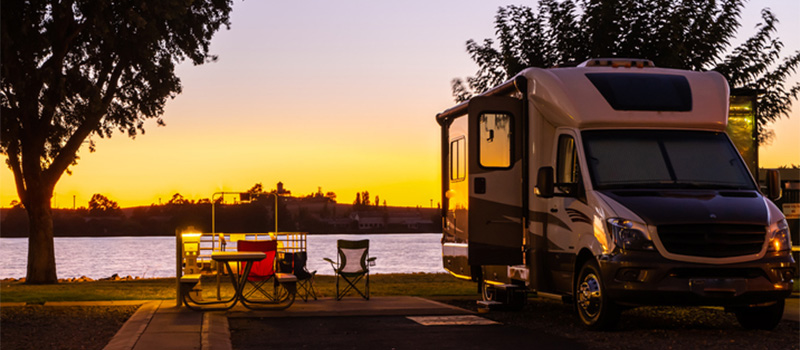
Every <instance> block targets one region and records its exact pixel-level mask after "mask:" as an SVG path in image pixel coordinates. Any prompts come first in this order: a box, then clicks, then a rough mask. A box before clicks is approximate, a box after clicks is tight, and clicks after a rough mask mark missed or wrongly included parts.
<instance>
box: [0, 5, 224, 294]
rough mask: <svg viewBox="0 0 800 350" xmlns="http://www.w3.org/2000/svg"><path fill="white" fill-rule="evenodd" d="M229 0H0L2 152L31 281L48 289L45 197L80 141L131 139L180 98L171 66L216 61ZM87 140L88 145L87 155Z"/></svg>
mask: <svg viewBox="0 0 800 350" xmlns="http://www.w3.org/2000/svg"><path fill="white" fill-rule="evenodd" d="M231 3H232V2H231V0H194V1H185V0H156V1H153V0H122V1H108V0H60V1H56V0H19V1H3V2H2V3H0V46H1V48H2V51H1V52H0V58H1V59H2V68H0V72H1V73H2V76H1V77H0V139H1V141H0V152H2V153H3V154H5V155H6V156H7V158H8V160H7V164H8V166H9V167H10V168H11V170H12V172H13V173H14V178H15V181H16V189H17V194H18V195H19V198H20V200H21V202H22V203H23V205H24V206H25V207H26V209H27V211H28V215H29V218H30V221H31V227H30V230H31V235H30V237H31V238H30V244H29V254H28V281H29V282H30V283H54V282H55V281H56V280H57V279H56V274H55V258H54V254H53V252H52V251H53V247H52V237H53V233H52V213H51V208H50V199H51V197H52V192H53V188H54V187H55V184H56V182H58V179H59V178H60V177H61V176H62V174H63V173H64V172H66V171H68V168H69V167H70V166H71V165H74V164H75V163H76V161H77V159H78V157H77V152H78V150H79V149H80V147H81V145H82V143H83V142H84V140H86V139H87V138H89V137H90V136H92V135H97V136H99V137H109V136H111V134H112V132H113V131H114V130H119V131H121V132H123V133H126V134H127V135H129V136H130V137H134V136H136V135H137V134H138V133H142V132H144V122H145V120H147V119H155V120H156V121H157V123H158V124H163V121H162V120H161V117H160V116H161V114H162V113H163V111H164V105H165V103H166V101H167V99H168V98H173V97H175V96H176V95H177V94H179V93H180V92H181V83H180V79H179V78H178V77H177V76H176V75H175V66H176V65H177V64H178V63H180V62H182V61H185V60H189V61H191V62H192V63H194V64H196V65H197V64H203V63H205V62H208V61H211V60H214V59H215V57H214V56H213V55H211V54H210V53H209V44H210V41H211V38H212V36H213V35H214V33H215V32H216V31H217V30H218V29H219V28H220V27H222V26H226V27H227V26H229V13H230V11H231ZM93 148H94V144H93V143H92V142H91V141H90V143H89V149H90V151H91V150H93Z"/></svg>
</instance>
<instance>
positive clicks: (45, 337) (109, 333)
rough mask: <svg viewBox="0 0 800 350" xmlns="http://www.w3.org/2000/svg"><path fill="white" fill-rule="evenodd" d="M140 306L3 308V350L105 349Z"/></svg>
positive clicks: (0, 338) (0, 333)
mask: <svg viewBox="0 0 800 350" xmlns="http://www.w3.org/2000/svg"><path fill="white" fill-rule="evenodd" d="M138 308H139V306H138V305H136V306H86V307H77V306H18V307H17V306H14V307H3V308H2V309H0V347H2V348H3V349H34V350H43V349H64V350H66V349H70V350H71V349H102V348H103V347H105V346H106V344H108V342H109V341H110V340H111V338H112V337H113V336H114V334H116V333H117V331H118V330H119V329H120V328H121V327H122V325H123V324H124V323H125V321H127V320H128V318H130V317H131V315H133V313H134V312H136V309H138Z"/></svg>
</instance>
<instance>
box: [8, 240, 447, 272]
mask: <svg viewBox="0 0 800 350" xmlns="http://www.w3.org/2000/svg"><path fill="white" fill-rule="evenodd" d="M441 237H442V235H441V234H438V233H431V234H383V235H309V236H308V238H307V246H308V255H309V258H308V269H309V270H310V271H314V270H316V271H317V274H321V275H333V269H332V268H331V265H330V264H329V263H327V262H325V261H324V260H322V258H331V259H332V260H334V261H336V240H337V239H350V240H358V239H369V240H370V256H374V257H377V265H376V266H374V267H372V268H371V269H370V271H371V273H373V274H375V273H412V272H427V273H439V272H445V271H444V268H443V265H442V253H441V252H442V250H441V244H440V240H441ZM55 250H56V265H57V266H56V269H57V273H58V278H70V277H81V276H86V277H89V278H93V279H98V278H105V277H109V276H111V275H113V274H115V273H116V274H118V275H120V276H121V277H125V276H128V275H130V276H134V277H136V276H139V277H146V278H151V277H175V237H56V238H55ZM27 255H28V239H27V238H0V279H1V278H8V277H13V278H20V277H25V273H26V266H27Z"/></svg>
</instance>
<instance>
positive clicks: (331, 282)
mask: <svg viewBox="0 0 800 350" xmlns="http://www.w3.org/2000/svg"><path fill="white" fill-rule="evenodd" d="M229 281H230V280H229V279H228V278H227V277H226V276H223V277H222V280H221V283H220V286H221V288H220V294H221V296H222V297H225V296H229V295H233V288H232V287H231V284H230V282H229ZM341 283H344V282H341ZM362 283H363V282H362ZM201 286H202V287H203V297H204V298H206V299H210V298H215V297H216V277H214V276H205V277H204V278H203V280H202V282H201ZM362 286H363V285H362ZM175 289H176V288H175V279H174V278H158V279H140V280H132V281H95V282H74V283H59V284H54V285H27V284H24V283H19V282H8V281H2V282H0V301H2V302H26V303H33V304H35V303H44V302H48V301H98V300H169V299H175ZM314 289H315V290H316V291H317V295H318V296H320V297H332V296H334V295H336V279H335V277H334V276H317V277H316V279H315V282H314ZM798 289H800V283H795V284H794V291H795V292H798ZM370 295H373V296H386V295H410V296H420V297H429V298H430V297H439V296H474V297H478V296H477V287H476V284H475V283H474V282H469V281H463V280H459V279H457V278H455V277H453V276H451V275H449V274H444V273H436V274H430V273H415V274H377V275H371V276H370Z"/></svg>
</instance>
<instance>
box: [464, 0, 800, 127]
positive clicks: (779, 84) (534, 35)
mask: <svg viewBox="0 0 800 350" xmlns="http://www.w3.org/2000/svg"><path fill="white" fill-rule="evenodd" d="M744 3H745V0H722V1H716V0H655V1H640V0H613V1H608V0H563V1H561V0H540V1H538V6H537V7H536V9H533V8H531V7H527V6H508V7H501V8H500V9H499V10H498V11H497V15H496V16H495V29H496V35H497V45H495V40H492V39H484V41H483V42H482V43H478V42H476V41H474V40H469V41H467V52H468V53H469V54H470V56H471V57H472V60H473V61H475V63H477V65H478V71H477V73H476V75H475V76H473V77H468V78H466V80H463V79H458V78H457V79H453V81H452V89H453V96H454V97H455V100H456V101H457V102H462V101H466V100H467V99H469V98H470V97H471V96H472V95H474V94H480V93H483V92H485V91H486V90H488V89H489V88H491V87H493V86H496V85H498V84H500V83H502V82H504V81H505V80H507V79H509V78H511V77H513V76H514V75H516V74H517V73H519V72H520V71H522V70H523V69H525V68H527V67H541V68H548V67H553V66H559V65H571V64H576V63H580V62H582V61H584V60H587V59H591V58H601V57H630V58H648V59H650V60H652V61H653V62H654V63H655V65H656V66H658V67H667V68H678V69H690V70H715V71H718V72H720V73H721V74H722V75H724V76H725V77H726V78H727V79H728V83H729V84H730V86H731V88H744V89H753V90H758V91H761V92H763V93H762V94H760V95H759V97H758V109H757V115H756V118H757V120H758V126H759V129H760V130H761V132H759V135H761V140H760V141H761V142H763V141H765V140H766V139H769V137H770V136H769V135H771V133H769V132H765V131H766V129H765V128H764V127H765V126H766V125H767V124H769V123H771V122H773V121H775V120H777V119H778V118H780V117H784V116H785V117H787V118H788V117H789V112H790V111H791V106H792V101H793V100H794V99H796V98H797V95H798V93H800V83H799V84H795V85H794V86H787V84H786V79H787V78H788V77H789V76H791V75H792V74H793V73H795V71H796V69H797V68H798V64H800V51H795V52H794V53H793V54H792V55H790V56H787V57H784V58H781V49H782V48H783V43H782V42H781V41H780V40H779V39H778V38H773V35H774V34H775V33H776V31H777V27H776V25H777V23H778V19H777V18H776V17H775V15H774V14H773V13H772V12H771V11H770V10H769V9H763V10H762V11H761V17H762V18H761V19H762V22H761V23H760V24H758V25H757V27H756V29H757V31H756V33H755V34H754V35H753V36H752V37H751V38H749V39H748V40H746V41H745V42H744V43H742V44H741V45H740V46H738V47H736V48H735V49H733V50H732V51H731V52H730V53H729V54H727V55H725V56H724V57H723V54H724V53H725V52H726V51H728V50H729V48H730V47H731V43H730V40H731V38H733V37H734V36H735V35H736V32H737V30H738V28H739V26H740V24H739V18H740V16H741V10H742V8H743V7H744Z"/></svg>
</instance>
